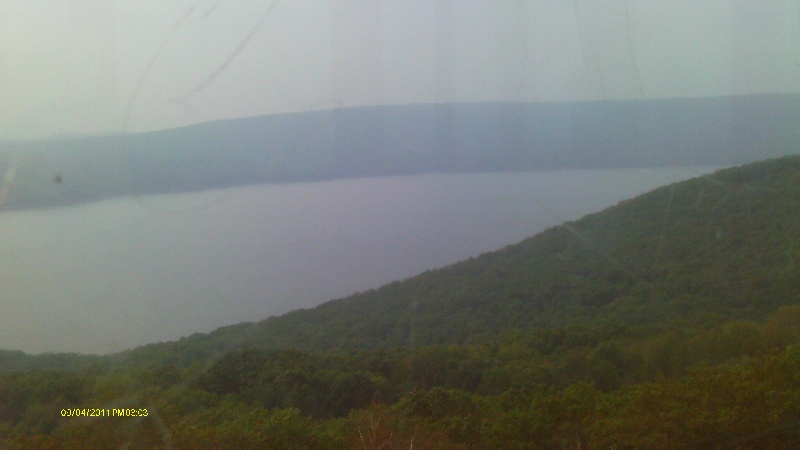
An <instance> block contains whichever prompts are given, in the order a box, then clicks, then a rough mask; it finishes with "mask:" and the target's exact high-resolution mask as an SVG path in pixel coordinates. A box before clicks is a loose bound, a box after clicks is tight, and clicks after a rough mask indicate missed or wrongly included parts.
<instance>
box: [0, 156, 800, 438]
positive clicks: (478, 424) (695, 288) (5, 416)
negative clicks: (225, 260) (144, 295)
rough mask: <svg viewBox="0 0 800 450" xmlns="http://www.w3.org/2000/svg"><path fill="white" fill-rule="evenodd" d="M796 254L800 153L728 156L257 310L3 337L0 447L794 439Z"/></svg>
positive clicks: (797, 415) (799, 249) (798, 420)
mask: <svg viewBox="0 0 800 450" xmlns="http://www.w3.org/2000/svg"><path fill="white" fill-rule="evenodd" d="M799 256H800V157H797V156H793V157H786V158H782V159H775V160H769V161H763V162H759V163H756V164H751V165H748V166H743V167H739V168H732V169H726V170H723V171H719V172H717V173H715V174H712V175H709V176H704V177H700V178H697V179H693V180H689V181H686V182H682V183H678V184H674V185H670V186H666V187H663V188H660V189H657V190H654V191H652V192H649V193H647V194H644V195H642V196H639V197H637V198H634V199H631V200H628V201H624V202H622V203H620V204H618V205H616V206H614V207H611V208H608V209H606V210H604V211H601V212H598V213H596V214H592V215H589V216H586V217H584V218H582V219H580V220H577V221H574V222H569V223H565V224H563V225H561V226H558V227H554V228H551V229H549V230H546V231H544V232H542V233H540V234H538V235H536V236H534V237H532V238H530V239H527V240H525V241H523V242H521V243H518V244H515V245H510V246H508V247H506V248H504V249H501V250H498V251H496V252H492V253H487V254H484V255H481V256H479V257H476V258H473V259H470V260H468V261H463V262H461V263H458V264H455V265H453V266H449V267H445V268H442V269H438V270H433V271H429V272H426V273H424V274H420V275H418V276H416V277H413V278H410V279H408V280H403V281H398V282H395V283H392V284H390V285H387V286H384V287H382V288H380V289H376V290H372V291H368V292H363V293H359V294H356V295H353V296H350V297H348V298H344V299H339V300H334V301H331V302H328V303H326V304H323V305H320V306H318V307H316V308H313V309H309V310H300V311H295V312H292V313H290V314H286V315H283V316H280V317H271V318H268V319H265V320H263V321H261V322H258V323H245V324H239V325H234V326H229V327H225V328H221V329H219V330H217V331H215V332H213V333H209V334H197V335H193V336H190V337H186V338H183V339H181V340H179V341H177V342H170V343H160V344H152V345H148V346H145V347H141V348H138V349H134V350H130V351H127V352H123V353H120V354H116V355H110V356H104V357H89V356H78V355H72V356H70V355H40V356H29V355H24V354H21V353H15V352H7V353H5V354H3V355H2V360H0V362H2V369H3V370H4V372H5V373H4V374H3V375H2V376H0V444H2V445H3V446H5V447H11V448H14V447H17V448H73V447H76V446H78V447H80V446H83V447H89V448H108V447H122V446H126V447H128V448H221V447H231V446H233V447H236V448H276V449H277V448H308V449H317V448H621V447H624V448H795V447H798V446H800V265H798V262H797V259H798V257H799ZM114 408H117V409H120V408H132V409H133V412H134V413H135V415H139V416H144V417H107V416H106V417H102V415H117V414H118V412H119V411H118V410H115V409H114ZM62 410H63V411H66V413H67V414H68V415H75V416H76V417H62ZM129 412H130V410H129ZM92 413H96V414H100V415H101V417H87V416H90V415H91V414H92ZM145 414H146V416H145Z"/></svg>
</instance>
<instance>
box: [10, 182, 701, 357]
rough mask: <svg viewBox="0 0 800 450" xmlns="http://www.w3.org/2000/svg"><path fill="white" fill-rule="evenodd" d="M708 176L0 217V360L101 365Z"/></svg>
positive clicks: (320, 187)
mask: <svg viewBox="0 0 800 450" xmlns="http://www.w3.org/2000/svg"><path fill="white" fill-rule="evenodd" d="M713 169H714V168H711V167H690V168H686V167H684V168H668V169H625V170H591V171H562V172H546V173H504V174H497V173H489V174H466V175H443V174H430V175H422V176H411V177H393V178H369V179H356V180H339V181H331V182H324V183H307V184H292V185H266V186H251V187H246V188H235V189H225V190H218V191H209V192H202V193H193V194H176V195H162V196H149V197H138V198H122V199H115V200H108V201H103V202H98V203H93V204H86V205H80V206H76V207H68V208H58V209H46V210H36V211H22V212H4V213H1V214H0V267H2V270H0V286H2V293H0V310H1V311H2V314H0V348H4V349H15V350H16V349H20V350H24V351H26V352H34V353H38V352H44V351H77V352H92V353H105V352H112V351H119V350H123V349H125V348H129V347H133V346H137V345H142V344H145V343H149V342H157V341H164V340H173V339H177V338H179V337H180V336H183V335H187V334H191V333H193V332H198V331H203V332H204V331H210V330H212V329H214V328H216V327H219V326H223V325H228V324H232V323H237V322H241V321H256V320H259V319H262V318H265V317H267V316H270V315H275V314H281V313H285V312H287V311H289V310H292V309H297V308H306V307H310V306H314V305H317V304H319V303H321V302H324V301H326V300H330V299H333V298H339V297H343V296H346V295H348V294H351V293H353V292H357V291H362V290H366V289H368V288H374V287H378V286H380V285H382V284H385V283H387V282H390V281H393V280H396V279H401V278H407V277H410V276H412V275H414V274H417V273H419V272H422V271H424V270H426V269H431V268H436V267H440V266H444V265H447V264H450V263H453V262H456V261H458V260H461V259H465V258H468V257H470V256H475V255H478V254H480V253H482V252H486V251H490V250H494V249H497V248H500V247H502V246H505V245H507V244H511V243H515V242H518V241H520V240H522V239H524V238H526V237H528V236H531V235H533V234H535V233H537V232H539V231H541V230H543V229H544V228H546V227H548V226H553V225H557V224H559V223H561V222H563V221H566V220H574V219H577V218H579V217H581V216H582V215H584V214H587V213H590V212H594V211H597V210H599V209H602V208H604V207H607V206H610V205H613V204H615V203H616V202H618V201H620V200H623V199H625V198H629V197H631V196H634V195H637V194H639V193H642V192H645V191H647V190H650V189H651V188H655V187H657V186H660V185H664V184H667V183H670V182H674V181H678V180H682V179H687V178H692V177H695V176H698V175H701V174H704V173H709V172H711V171H712V170H713Z"/></svg>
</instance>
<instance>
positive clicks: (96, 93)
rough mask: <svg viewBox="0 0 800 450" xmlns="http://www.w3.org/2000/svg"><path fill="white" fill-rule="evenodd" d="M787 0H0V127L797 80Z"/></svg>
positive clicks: (25, 131) (792, 13)
mask: <svg viewBox="0 0 800 450" xmlns="http://www.w3.org/2000/svg"><path fill="white" fill-rule="evenodd" d="M798 30H800V1H788V0H787V1H780V0H759V1H757V2H755V1H750V0H730V1H723V0H716V1H705V0H670V1H651V0H647V1H644V0H643V1H635V0H630V1H622V0H597V1H562V0H558V1H557V0H552V1H472V0H452V1H431V0H392V1H388V0H387V1H378V0H363V1H345V0H303V1H267V0H263V1H256V0H240V1H236V0H231V1H222V0H169V1H164V0H116V1H111V0H59V1H52V0H0V138H36V137H43V136H51V135H58V134H65V133H66V134H69V133H82V132H92V133H93V132H108V131H120V130H127V131H138V130H150V129H159V128H169V127H173V126H180V125H185V124H189V123H195V122H202V121H207V120H213V119H219V118H226V117H243V116H253V115H261V114H269V113H276V112H287V111H303V110H309V109H325V108H335V107H342V106H357V105H372V104H396V103H428V102H451V101H495V100H510V101H563V100H589V99H591V100H594V99H603V98H608V99H617V98H655V97H675V96H681V97H685V96H708V95H728V94H742V93H763V92H798V91H800V32H799V31H798Z"/></svg>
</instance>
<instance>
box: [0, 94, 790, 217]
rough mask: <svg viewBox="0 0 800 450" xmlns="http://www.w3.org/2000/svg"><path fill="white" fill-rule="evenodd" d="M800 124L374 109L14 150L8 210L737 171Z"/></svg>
mask: <svg viewBox="0 0 800 450" xmlns="http://www.w3.org/2000/svg"><path fill="white" fill-rule="evenodd" d="M798 123H800V94H780V95H778V94H776V95H752V96H738V97H710V98H690V99H661V100H620V101H598V102H575V103H527V104H522V103H461V104H427V105H395V106H375V107H360V108H344V109H336V110H327V111H314V112H305V113H292V114H279V115H270V116H261V117H253V118H245V119H234V120H223V121H216V122H209V123H203V124H198V125H192V126H187V127H183V128H176V129H170V130H163V131H156V132H148V133H136V134H127V135H103V136H88V137H82V138H71V139H48V140H41V141H30V142H10V141H6V142H0V173H4V174H5V176H4V177H2V179H0V182H3V191H4V193H3V197H4V198H3V200H4V201H3V203H2V205H0V207H2V209H27V208H37V207H50V206H64V205H70V204H76V203H82V202H88V201H95V200H100V199H105V198H113V197H117V196H125V195H147V194H159V193H170V192H191V191H197V190H205V189H214V188H223V187H231V186H241V185H250V184H260V183H287V182H306V181H321V180H331V179H338V178H351V177H375V176H394V175H413V174H421V173H428V172H446V173H463V172H486V171H535V170H554V169H593V168H627V167H664V166H689V165H735V164H743V163H747V162H752V161H755V160H759V159H765V158H770V157H778V156H783V155H787V154H793V153H796V152H797V150H798V148H800V128H798V127H797V124H798ZM12 168H13V170H12ZM11 172H13V174H12V175H9V173H11Z"/></svg>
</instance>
